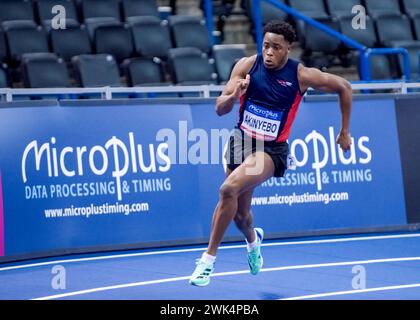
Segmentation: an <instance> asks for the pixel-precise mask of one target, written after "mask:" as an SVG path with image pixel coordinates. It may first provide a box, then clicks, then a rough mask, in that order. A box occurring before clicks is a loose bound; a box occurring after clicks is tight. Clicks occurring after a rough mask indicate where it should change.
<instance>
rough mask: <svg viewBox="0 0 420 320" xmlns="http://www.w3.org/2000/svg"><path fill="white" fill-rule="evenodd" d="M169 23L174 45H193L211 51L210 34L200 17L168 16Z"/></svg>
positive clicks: (207, 51) (206, 51)
mask: <svg viewBox="0 0 420 320" xmlns="http://www.w3.org/2000/svg"><path fill="white" fill-rule="evenodd" d="M169 25H170V27H171V32H172V36H173V39H174V44H175V47H177V48H181V47H194V48H198V49H200V50H201V51H203V52H205V53H210V52H211V43H210V36H209V34H208V31H207V28H206V26H205V22H204V20H203V19H201V18H200V17H195V16H170V17H169Z"/></svg>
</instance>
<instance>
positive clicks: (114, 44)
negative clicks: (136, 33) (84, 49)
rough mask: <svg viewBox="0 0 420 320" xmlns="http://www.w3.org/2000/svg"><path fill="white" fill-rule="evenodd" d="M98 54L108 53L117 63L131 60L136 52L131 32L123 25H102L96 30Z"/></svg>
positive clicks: (95, 37)
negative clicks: (127, 59)
mask: <svg viewBox="0 0 420 320" xmlns="http://www.w3.org/2000/svg"><path fill="white" fill-rule="evenodd" d="M94 48H95V52H96V53H108V54H111V55H113V56H114V58H115V59H116V60H117V61H119V62H120V61H122V60H124V59H126V58H130V57H131V56H132V55H133V52H134V45H133V38H132V35H131V30H130V29H129V28H128V27H126V26H124V25H123V24H121V23H109V24H102V25H101V26H98V27H97V28H96V29H95V35H94Z"/></svg>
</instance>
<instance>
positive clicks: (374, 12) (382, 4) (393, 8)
mask: <svg viewBox="0 0 420 320" xmlns="http://www.w3.org/2000/svg"><path fill="white" fill-rule="evenodd" d="M365 6H366V10H367V13H368V15H369V16H371V17H372V18H373V19H376V18H378V17H380V16H382V15H387V14H401V9H400V4H399V2H398V0H381V1H378V0H365Z"/></svg>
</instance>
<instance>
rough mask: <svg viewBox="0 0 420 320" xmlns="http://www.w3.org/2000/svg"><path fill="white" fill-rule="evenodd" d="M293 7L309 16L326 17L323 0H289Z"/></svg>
mask: <svg viewBox="0 0 420 320" xmlns="http://www.w3.org/2000/svg"><path fill="white" fill-rule="evenodd" d="M289 4H290V6H291V7H292V8H293V9H296V10H298V11H299V12H300V13H302V14H304V15H305V16H308V17H310V18H314V19H315V18H328V17H329V15H328V13H327V10H326V9H325V6H324V1H323V0H289Z"/></svg>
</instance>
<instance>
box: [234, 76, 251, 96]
mask: <svg viewBox="0 0 420 320" xmlns="http://www.w3.org/2000/svg"><path fill="white" fill-rule="evenodd" d="M250 79H251V77H250V76H249V74H247V75H246V78H245V79H238V80H237V82H236V87H235V91H233V93H232V96H233V97H234V98H235V99H239V98H240V97H242V96H243V95H244V94H245V92H246V90H247V89H248V86H249V80H250Z"/></svg>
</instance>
